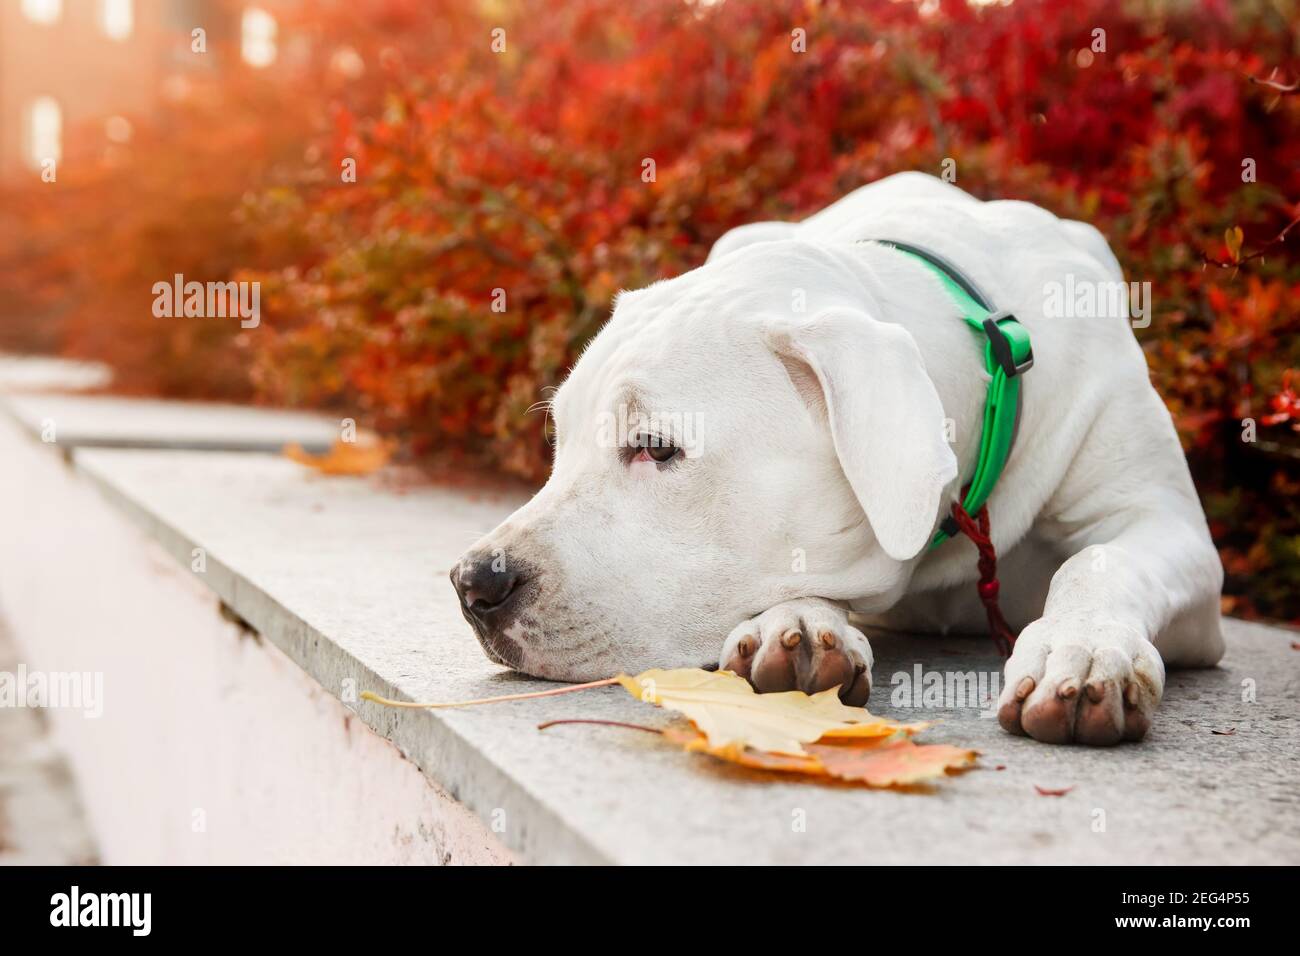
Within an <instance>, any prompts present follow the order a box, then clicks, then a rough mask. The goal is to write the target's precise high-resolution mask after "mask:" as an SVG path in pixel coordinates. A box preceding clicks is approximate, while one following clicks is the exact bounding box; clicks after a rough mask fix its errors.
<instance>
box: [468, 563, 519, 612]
mask: <svg viewBox="0 0 1300 956" xmlns="http://www.w3.org/2000/svg"><path fill="white" fill-rule="evenodd" d="M521 583H523V579H522V578H521V577H520V575H519V573H518V572H517V571H515V570H514V569H513V568H512V567H511V563H510V562H509V561H508V560H506V559H505V558H504V557H502V556H499V555H498V556H496V557H493V556H491V555H484V556H481V557H480V556H475V557H469V558H466V559H465V560H464V561H462V562H461V563H460V565H459V566H458V567H456V568H454V569H453V570H452V572H451V584H452V587H454V588H455V589H456V593H457V594H459V595H460V603H461V605H462V606H463V607H464V608H465V610H466V611H467V612H468V613H470V614H472V615H474V617H476V618H478V619H479V620H480V621H486V620H488V619H489V618H491V617H492V616H493V615H494V614H496V613H498V612H499V611H502V610H503V609H505V608H506V607H507V606H508V605H509V604H510V598H511V597H513V596H514V595H515V594H517V593H519V585H520V584H521Z"/></svg>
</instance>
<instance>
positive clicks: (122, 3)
mask: <svg viewBox="0 0 1300 956" xmlns="http://www.w3.org/2000/svg"><path fill="white" fill-rule="evenodd" d="M99 23H100V25H101V26H102V27H103V28H104V33H105V34H107V35H108V36H109V37H110V38H111V39H114V40H125V39H127V37H129V36H130V35H131V30H132V29H134V27H135V10H134V4H133V3H132V0H99Z"/></svg>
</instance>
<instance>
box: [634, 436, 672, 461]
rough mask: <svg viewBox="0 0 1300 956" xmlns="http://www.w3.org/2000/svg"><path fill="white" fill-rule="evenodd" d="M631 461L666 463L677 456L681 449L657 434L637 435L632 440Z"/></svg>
mask: <svg viewBox="0 0 1300 956" xmlns="http://www.w3.org/2000/svg"><path fill="white" fill-rule="evenodd" d="M631 451H632V461H653V462H654V463H655V464H658V465H666V464H668V463H669V462H670V461H673V460H674V459H676V458H678V457H680V456H681V454H682V450H681V449H680V448H678V447H677V446H676V445H673V444H671V443H669V442H668V441H666V440H665V439H662V438H660V437H659V436H658V435H637V436H636V438H634V439H633V440H632V448H631Z"/></svg>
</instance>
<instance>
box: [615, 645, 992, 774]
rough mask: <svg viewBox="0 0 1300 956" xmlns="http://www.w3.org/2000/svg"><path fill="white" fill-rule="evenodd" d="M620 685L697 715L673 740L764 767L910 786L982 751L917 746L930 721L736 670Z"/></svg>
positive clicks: (654, 674) (650, 677)
mask: <svg viewBox="0 0 1300 956" xmlns="http://www.w3.org/2000/svg"><path fill="white" fill-rule="evenodd" d="M618 680H619V683H620V684H622V685H623V687H624V688H625V689H626V690H627V691H628V692H629V693H631V694H633V695H634V696H635V697H637V698H638V699H640V700H642V701H645V702H646V703H652V704H658V705H659V706H661V707H666V708H668V709H670V710H675V711H678V712H679V713H681V714H684V715H685V716H687V717H689V718H690V720H691V722H692V724H693V726H691V727H669V728H667V729H665V730H664V731H663V736H664V737H665V739H667V740H668V741H670V742H671V743H674V744H676V745H677V746H679V747H682V748H683V749H685V750H687V751H689V752H691V753H705V754H709V755H710V756H713V757H717V758H718V759H720V760H726V761H728V762H730V763H735V764H739V765H741V766H744V767H750V768H753V769H756V770H770V771H776V772H779V773H799V774H806V775H810V776H817V777H831V778H835V779H838V780H845V781H849V782H852V783H859V784H865V785H866V786H869V787H906V786H913V785H915V784H918V783H923V782H925V781H929V780H933V779H936V778H938V777H943V776H945V775H946V774H947V773H948V772H949V771H952V770H963V769H966V768H968V767H970V766H972V765H973V764H974V763H975V758H976V757H977V756H978V754H977V753H976V751H974V750H966V749H963V748H960V747H951V746H948V745H947V744H917V743H914V742H913V741H912V740H911V739H909V737H910V735H911V734H914V733H916V732H918V731H920V730H923V729H924V728H925V727H926V726H928V725H927V724H922V723H918V724H903V723H899V722H898V721H895V720H890V719H889V718H887V717H876V716H873V715H872V714H870V713H868V712H867V711H866V710H864V709H863V708H860V707H849V706H846V705H845V704H843V703H841V702H840V699H839V697H838V695H837V693H836V691H835V690H826V691H822V692H821V693H818V694H812V695H808V694H804V693H801V692H800V691H787V692H785V693H779V694H757V693H755V692H754V689H753V688H752V687H750V686H749V683H748V682H747V681H745V680H744V679H743V678H741V677H738V676H736V675H735V674H732V673H731V672H730V671H721V672H717V673H709V672H707V671H702V670H698V669H694V668H690V669H681V670H672V671H646V672H645V673H644V674H640V675H638V676H636V677H629V676H627V675H626V674H623V675H620V676H619V678H618Z"/></svg>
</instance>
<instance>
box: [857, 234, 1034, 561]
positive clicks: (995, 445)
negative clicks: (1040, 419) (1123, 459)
mask: <svg viewBox="0 0 1300 956" xmlns="http://www.w3.org/2000/svg"><path fill="white" fill-rule="evenodd" d="M864 241H868V242H879V243H880V244H881V245H885V246H891V247H892V248H894V249H897V250H898V251H899V252H902V253H904V254H906V255H909V256H911V257H912V258H913V259H916V260H917V261H918V262H920V263H921V264H922V265H924V266H926V267H927V268H928V269H929V270H930V271H931V272H933V273H934V274H935V276H936V277H937V278H938V279H939V281H940V282H941V283H943V287H944V288H945V289H947V290H948V294H949V295H951V296H952V297H953V298H954V299H955V300H956V301H957V304H958V305H959V306H961V310H962V317H963V318H964V319H965V320H966V324H967V325H969V326H970V327H971V328H973V329H974V330H975V331H977V332H981V333H983V335H984V336H985V340H984V367H985V369H987V370H988V373H989V376H990V377H989V391H988V397H987V398H986V399H985V401H984V429H983V431H982V433H981V434H980V450H979V459H978V460H977V462H976V464H975V474H974V475H972V476H971V480H970V483H969V484H968V485H967V486H966V497H965V500H963V501H962V508H963V509H965V511H966V513H967V514H970V515H974V514H977V513H978V512H979V510H980V509H981V508H983V507H984V505H985V503H986V502H987V501H988V499H989V495H991V494H993V486H994V485H995V484H997V480H998V477H999V476H1000V475H1001V474H1002V469H1003V468H1004V467H1005V466H1006V463H1007V458H1009V457H1010V455H1011V444H1012V442H1013V441H1014V440H1015V437H1016V426H1017V424H1018V423H1019V419H1020V376H1021V375H1022V374H1024V373H1025V372H1027V371H1028V370H1029V368H1030V367H1031V366H1032V365H1033V364H1034V350H1033V349H1032V348H1031V347H1030V344H1029V332H1028V330H1027V329H1026V328H1025V327H1024V326H1023V325H1021V324H1020V323H1019V322H1018V321H1017V320H1016V317H1015V316H1014V315H1012V314H1011V313H1010V312H994V311H993V309H992V308H991V307H990V306H989V304H988V299H986V298H985V297H984V295H982V294H981V293H980V291H979V289H978V287H977V286H976V285H975V284H974V283H973V282H972V281H971V280H970V279H969V278H967V277H966V276H965V275H963V274H962V273H961V271H960V270H959V269H957V268H956V267H955V266H953V265H952V263H950V262H947V261H946V260H944V259H942V258H940V257H939V256H937V255H935V254H934V253H932V252H929V251H927V250H925V249H921V248H918V247H916V246H911V245H907V244H906V243H902V242H895V241H893V240H891V239H875V240H864ZM957 530H958V529H957V523H956V521H955V520H954V519H953V518H952V517H951V516H949V517H947V518H945V519H944V520H943V522H942V523H941V524H940V525H939V531H938V532H937V533H936V534H935V536H934V539H933V540H932V541H931V542H930V550H933V549H934V548H937V547H938V546H939V545H941V544H943V542H944V541H946V540H947V539H948V538H950V537H952V536H953V535H954V534H956V533H957Z"/></svg>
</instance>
